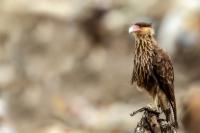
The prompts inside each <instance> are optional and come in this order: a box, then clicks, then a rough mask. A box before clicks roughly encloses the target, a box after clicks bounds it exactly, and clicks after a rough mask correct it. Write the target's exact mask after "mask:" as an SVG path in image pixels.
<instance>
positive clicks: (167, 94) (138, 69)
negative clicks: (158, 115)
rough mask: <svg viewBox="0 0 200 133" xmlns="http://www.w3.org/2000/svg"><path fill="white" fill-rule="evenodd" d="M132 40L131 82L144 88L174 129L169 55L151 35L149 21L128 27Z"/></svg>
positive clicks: (173, 100) (172, 90)
mask: <svg viewBox="0 0 200 133" xmlns="http://www.w3.org/2000/svg"><path fill="white" fill-rule="evenodd" d="M129 34H130V35H131V36H133V37H134V39H135V49H134V61H133V64H134V68H133V73H132V79H131V81H132V84H133V83H136V85H137V86H138V87H139V88H142V89H144V90H146V91H147V92H148V93H149V94H150V95H151V96H152V98H153V100H154V102H155V104H156V105H155V107H156V110H157V111H158V112H160V111H161V112H164V114H165V116H166V121H167V122H168V123H169V124H171V125H173V126H174V127H175V128H178V122H177V114H176V100H175V95H174V71H173V66H172V62H171V60H170V58H169V56H168V55H167V54H166V53H165V52H164V51H163V50H162V49H161V48H160V47H159V45H158V43H157V41H156V40H155V38H154V29H153V28H152V25H151V24H149V23H144V22H139V23H135V24H133V25H132V26H131V27H130V28H129Z"/></svg>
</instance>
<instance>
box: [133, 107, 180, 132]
mask: <svg viewBox="0 0 200 133" xmlns="http://www.w3.org/2000/svg"><path fill="white" fill-rule="evenodd" d="M140 112H144V113H143V115H142V118H141V120H140V121H139V122H138V124H137V126H136V128H135V130H134V133H175V132H176V131H175V129H174V127H173V126H172V125H170V124H169V123H168V122H167V121H166V120H165V119H160V113H159V112H157V111H154V110H152V109H150V108H148V107H143V108H141V109H139V110H137V111H135V112H133V113H132V114H131V116H134V115H135V114H137V113H140Z"/></svg>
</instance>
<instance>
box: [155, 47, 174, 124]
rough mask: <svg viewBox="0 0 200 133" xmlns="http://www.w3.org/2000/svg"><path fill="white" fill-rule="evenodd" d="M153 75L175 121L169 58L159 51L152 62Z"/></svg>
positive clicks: (172, 73) (172, 81) (172, 77)
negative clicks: (170, 107)
mask: <svg viewBox="0 0 200 133" xmlns="http://www.w3.org/2000/svg"><path fill="white" fill-rule="evenodd" d="M153 75H154V76H155V78H156V81H157V82H158V84H159V88H160V89H161V90H162V91H163V92H164V94H165V95H166V97H167V98H168V100H169V103H170V105H171V106H172V109H173V114H174V117H175V118H174V119H175V121H176V119H177V118H176V117H177V116H176V100H175V96H174V71H173V66H172V62H171V60H170V58H169V56H168V55H167V54H166V53H165V52H164V51H163V50H161V49H160V50H159V51H157V53H156V57H155V58H154V61H153Z"/></svg>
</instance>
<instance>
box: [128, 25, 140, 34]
mask: <svg viewBox="0 0 200 133" xmlns="http://www.w3.org/2000/svg"><path fill="white" fill-rule="evenodd" d="M139 30H140V27H139V26H137V25H132V26H131V27H129V30H128V33H129V34H131V33H132V32H137V31H139Z"/></svg>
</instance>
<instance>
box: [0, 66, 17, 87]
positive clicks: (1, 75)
mask: <svg viewBox="0 0 200 133" xmlns="http://www.w3.org/2000/svg"><path fill="white" fill-rule="evenodd" d="M15 79H16V71H15V68H14V67H13V66H12V65H11V64H1V65H0V87H1V88H2V87H3V88H4V87H8V86H9V85H11V84H12V83H13V82H14V81H15Z"/></svg>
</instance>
